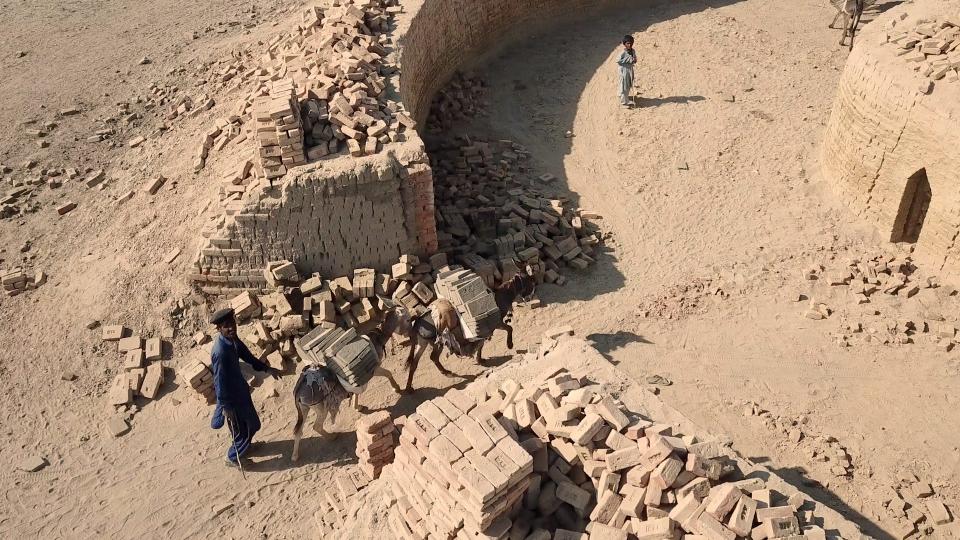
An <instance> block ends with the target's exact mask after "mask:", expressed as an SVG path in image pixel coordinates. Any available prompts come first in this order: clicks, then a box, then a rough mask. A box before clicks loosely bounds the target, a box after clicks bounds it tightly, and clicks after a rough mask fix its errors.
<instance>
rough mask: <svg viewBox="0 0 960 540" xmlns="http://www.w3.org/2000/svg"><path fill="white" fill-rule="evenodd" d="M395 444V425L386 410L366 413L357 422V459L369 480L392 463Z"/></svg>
mask: <svg viewBox="0 0 960 540" xmlns="http://www.w3.org/2000/svg"><path fill="white" fill-rule="evenodd" d="M396 445H397V427H396V424H395V423H394V421H393V419H392V418H391V417H390V413H388V412H387V411H378V412H376V413H373V414H368V415H366V416H364V417H363V418H361V419H360V420H359V421H358V422H357V461H359V463H360V470H361V471H363V472H364V474H366V475H367V476H368V477H369V478H370V479H371V480H375V479H377V478H379V477H380V473H381V471H383V468H384V467H385V466H386V465H389V464H391V463H393V457H394V453H393V450H394V448H395V447H396Z"/></svg>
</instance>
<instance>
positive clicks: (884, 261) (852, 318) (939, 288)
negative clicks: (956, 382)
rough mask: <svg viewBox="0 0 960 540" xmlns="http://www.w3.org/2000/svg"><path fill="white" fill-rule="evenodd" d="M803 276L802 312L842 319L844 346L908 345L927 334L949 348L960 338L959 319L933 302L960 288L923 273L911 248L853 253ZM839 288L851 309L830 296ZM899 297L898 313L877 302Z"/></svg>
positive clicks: (811, 316) (840, 338)
mask: <svg viewBox="0 0 960 540" xmlns="http://www.w3.org/2000/svg"><path fill="white" fill-rule="evenodd" d="M802 279H803V281H804V282H805V283H806V286H807V289H806V292H804V293H797V295H796V297H795V298H793V299H794V300H797V301H800V300H808V301H809V307H808V309H807V310H806V311H804V312H803V316H804V317H806V318H808V319H814V320H822V319H836V320H838V321H840V325H841V326H840V328H839V330H838V332H837V336H836V337H837V343H838V344H840V345H841V346H844V347H849V346H851V345H853V344H854V343H856V342H857V341H863V342H867V343H870V342H877V343H881V344H895V345H907V344H911V343H914V342H915V341H916V340H917V339H918V338H920V337H924V338H925V339H929V340H930V341H932V342H934V343H935V344H936V346H937V347H938V348H940V349H941V350H944V351H949V350H951V349H952V348H953V347H954V346H955V345H956V343H957V341H956V340H957V330H956V325H957V323H958V322H957V321H956V320H948V319H947V317H946V316H945V314H944V313H941V312H940V311H939V310H938V309H936V308H935V307H934V306H936V305H938V304H940V301H941V300H942V299H944V298H947V297H950V296H951V295H952V294H954V292H955V290H956V289H955V288H954V287H952V286H950V285H944V284H941V283H940V282H939V280H938V279H937V278H936V277H935V276H928V275H923V273H922V272H921V271H920V269H919V268H917V266H916V265H915V264H914V262H913V259H912V257H911V256H910V255H909V254H907V253H896V252H889V253H882V254H877V255H868V256H864V257H852V258H850V259H849V260H847V261H844V262H843V263H842V264H841V265H838V266H836V267H832V268H830V269H826V268H825V267H824V266H822V265H819V264H818V265H814V266H811V267H808V268H806V269H804V270H803V272H802ZM844 289H845V290H846V292H843V291H844ZM837 292H839V293H841V295H842V297H844V298H845V300H846V302H845V303H846V304H850V308H849V309H848V308H847V306H846V305H844V304H840V305H837V306H836V307H837V308H838V309H836V310H834V309H833V308H832V307H831V306H830V305H828V299H831V298H832V299H834V300H835V299H836V296H837V295H836V294H835V293H837ZM808 296H809V298H808ZM894 299H896V300H897V301H898V302H899V303H900V309H898V312H897V314H896V316H895V317H891V316H889V315H888V314H887V313H886V309H882V310H881V309H877V308H875V307H873V306H874V305H877V304H879V305H880V306H881V307H884V308H885V306H884V304H886V302H887V301H888V300H894ZM947 315H949V314H947ZM856 337H859V338H862V339H855V338H856Z"/></svg>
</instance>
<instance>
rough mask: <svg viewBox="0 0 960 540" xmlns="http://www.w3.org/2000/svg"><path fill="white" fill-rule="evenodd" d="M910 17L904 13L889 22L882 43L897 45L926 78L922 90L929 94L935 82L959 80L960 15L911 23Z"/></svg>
mask: <svg viewBox="0 0 960 540" xmlns="http://www.w3.org/2000/svg"><path fill="white" fill-rule="evenodd" d="M907 17H908V16H907V14H906V13H902V14H901V15H900V17H898V18H895V19H892V20H891V21H890V23H889V24H890V29H889V30H888V31H887V33H886V34H884V37H883V43H890V44H892V45H894V46H896V47H897V55H898V56H902V57H903V58H904V60H906V61H907V62H909V63H911V64H912V65H913V68H914V69H915V70H917V71H918V72H920V74H921V75H923V76H924V77H927V80H925V81H924V83H923V84H921V86H920V88H921V90H923V91H924V92H925V93H930V91H931V90H932V81H939V80H941V79H943V80H946V81H950V82H956V81H958V80H960V14H957V15H955V16H954V17H940V18H937V19H933V20H927V19H917V20H915V21H909V22H908V21H907ZM911 23H912V24H911Z"/></svg>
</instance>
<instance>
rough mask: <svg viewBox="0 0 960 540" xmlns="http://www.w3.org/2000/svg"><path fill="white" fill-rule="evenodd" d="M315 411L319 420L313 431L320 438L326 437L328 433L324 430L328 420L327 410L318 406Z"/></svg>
mask: <svg viewBox="0 0 960 540" xmlns="http://www.w3.org/2000/svg"><path fill="white" fill-rule="evenodd" d="M314 409H315V410H316V411H317V419H316V420H314V422H313V430H314V431H316V432H317V434H319V435H320V436H323V435H326V434H327V432H326V431H324V429H323V422H324V421H325V420H326V419H327V408H326V407H325V406H324V405H317V406H316V407H314Z"/></svg>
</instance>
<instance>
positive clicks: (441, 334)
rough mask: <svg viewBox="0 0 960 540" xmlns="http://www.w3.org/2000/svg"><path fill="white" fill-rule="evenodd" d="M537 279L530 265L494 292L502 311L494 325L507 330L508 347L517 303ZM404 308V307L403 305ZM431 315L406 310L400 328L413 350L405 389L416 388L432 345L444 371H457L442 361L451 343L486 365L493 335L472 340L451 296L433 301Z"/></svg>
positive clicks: (462, 353) (448, 373)
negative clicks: (486, 350) (486, 347)
mask: <svg viewBox="0 0 960 540" xmlns="http://www.w3.org/2000/svg"><path fill="white" fill-rule="evenodd" d="M536 286H537V282H536V280H535V279H534V278H533V275H532V272H531V271H530V269H529V267H528V268H527V269H526V271H525V272H520V273H518V274H516V275H515V276H513V278H511V279H510V280H508V281H505V282H504V283H502V284H501V285H500V286H499V287H497V289H496V290H495V291H494V292H493V294H494V299H495V300H496V303H497V308H498V309H499V311H500V324H499V325H497V327H496V328H495V329H494V331H496V330H504V331H506V332H507V348H509V349H513V327H512V326H511V323H512V322H513V305H514V303H515V302H516V300H517V299H518V298H519V299H521V300H524V301H525V300H528V299H529V298H530V297H532V296H533V294H534V293H535V292H536ZM401 309H402V308H401ZM428 313H430V315H431V316H430V317H427V316H426V314H424V315H423V316H420V317H416V318H414V317H413V316H411V314H410V313H409V312H408V311H406V310H403V311H402V316H401V318H402V322H401V325H400V327H399V328H398V332H399V333H400V335H405V336H406V337H407V338H408V340H409V341H410V353H409V354H408V355H407V361H406V366H407V386H406V387H405V388H404V389H403V392H404V393H410V392H412V391H413V375H414V374H415V373H416V372H417V366H418V365H419V364H420V357H421V356H422V355H423V352H424V351H425V350H426V349H427V347H429V348H430V360H431V361H432V362H433V363H434V365H435V366H437V369H438V370H440V373H442V374H444V375H446V376H451V375H453V373H452V372H451V371H450V370H448V369H447V368H445V367H443V364H441V363H440V354H441V353H442V352H443V349H444V347H447V348H448V349H450V350H451V351H453V353H454V354H456V355H457V356H461V357H471V356H473V357H475V360H476V362H477V364H479V365H483V363H484V361H483V345H484V343H486V342H487V340H489V339H490V338H491V337H492V333H491V335H489V336H481V339H479V340H475V341H471V340H468V339H467V338H466V336H464V334H463V330H462V329H461V327H460V315H459V314H458V313H457V310H456V308H455V307H454V306H453V304H451V303H450V301H449V300H447V299H445V298H438V299H436V300H434V302H433V304H431V305H430V312H428Z"/></svg>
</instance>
